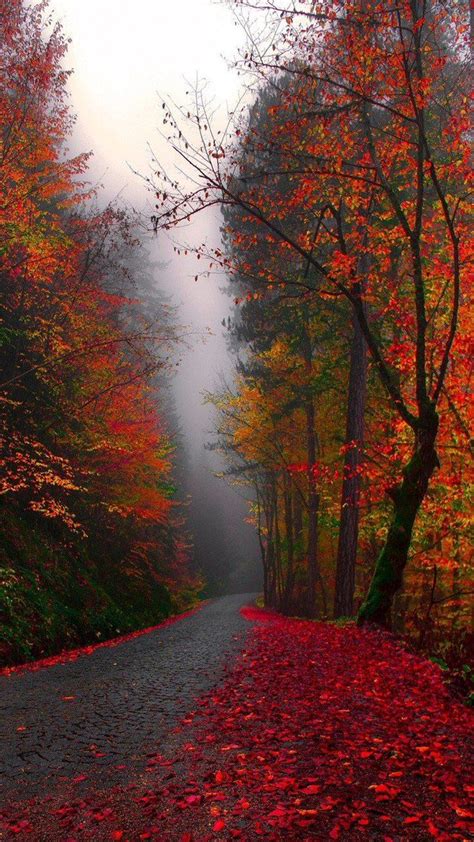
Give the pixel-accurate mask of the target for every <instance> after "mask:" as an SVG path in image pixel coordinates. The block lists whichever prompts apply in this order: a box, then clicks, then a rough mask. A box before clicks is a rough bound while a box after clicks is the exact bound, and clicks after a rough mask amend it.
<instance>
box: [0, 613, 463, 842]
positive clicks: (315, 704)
mask: <svg viewBox="0 0 474 842" xmlns="http://www.w3.org/2000/svg"><path fill="white" fill-rule="evenodd" d="M243 610H244V613H245V616H246V617H247V619H248V620H249V621H250V622H252V623H253V627H252V633H251V635H250V636H249V638H248V641H247V645H246V648H245V650H244V651H243V652H242V654H241V656H240V658H239V659H238V661H237V662H236V663H234V665H233V666H232V667H231V668H230V669H229V670H228V673H227V677H226V679H225V680H224V681H222V682H221V683H219V684H218V685H217V686H216V687H215V689H214V690H213V691H212V692H210V693H208V694H207V695H206V696H205V697H203V698H202V699H201V700H200V703H199V704H198V705H197V709H196V710H195V711H193V712H191V713H187V714H186V715H185V717H184V720H183V723H182V725H181V727H180V729H179V732H178V733H177V734H176V743H175V751H174V753H173V754H172V756H168V757H165V756H162V755H152V756H150V758H149V761H148V767H147V770H146V773H144V774H143V775H142V776H140V777H139V778H136V777H135V779H134V780H132V781H130V783H129V784H128V785H126V786H121V787H107V785H106V783H105V782H104V786H103V789H102V790H101V789H99V788H98V787H97V785H95V786H94V787H93V788H92V787H91V788H90V789H89V788H88V786H87V780H84V779H83V776H82V779H81V780H78V779H76V780H72V781H71V782H70V784H69V785H68V786H63V787H62V789H61V790H60V791H57V792H54V793H51V795H50V796H49V797H48V799H44V798H43V799H37V800H35V801H31V802H30V803H29V804H24V805H23V806H22V807H19V806H18V805H16V806H15V805H11V806H10V807H8V808H7V809H6V810H4V811H3V819H4V825H3V827H4V838H10V837H11V838H15V837H16V838H21V837H22V836H23V835H25V836H26V835H27V836H28V838H30V839H32V838H33V839H44V840H49V839H50V840H53V839H54V840H59V839H64V840H68V842H73V840H80V839H94V840H95V839H97V840H102V839H104V840H106V839H109V840H124V842H125V840H138V839H156V840H179V842H205V840H219V839H222V840H224V839H234V838H235V839H242V840H248V841H249V842H250V840H255V839H259V838H262V839H268V840H310V839H317V840H318V839H320V840H328V839H340V840H381V842H390V840H393V842H402V840H417V842H423V840H433V839H436V840H442V842H448V840H467V839H470V838H472V835H471V833H470V829H471V831H472V821H471V820H472V818H473V813H472V807H470V800H471V804H472V794H473V791H474V787H473V786H472V782H473V777H472V770H473V764H472V759H473V752H472V742H471V740H470V735H471V734H472V722H473V716H472V713H471V712H470V711H469V710H468V709H467V708H464V707H462V706H461V705H460V704H458V703H457V702H456V701H454V700H453V698H452V697H451V696H450V695H449V694H448V692H447V690H446V689H445V687H444V686H443V683H442V680H441V675H440V671H439V669H438V667H436V666H435V665H432V664H430V663H428V662H426V661H424V660H422V659H420V658H419V657H416V656H414V655H411V654H409V653H407V652H406V651H404V650H403V649H402V648H400V646H399V645H398V644H397V643H396V641H394V640H393V639H392V638H391V637H390V636H389V635H387V634H385V633H382V632H375V631H368V630H360V629H357V628H355V627H354V626H347V627H344V628H341V627H337V626H334V625H328V624H322V623H312V622H305V621H299V620H290V619H285V618H282V617H280V616H278V615H276V614H272V613H270V612H267V611H262V610H259V609H254V608H246V609H243Z"/></svg>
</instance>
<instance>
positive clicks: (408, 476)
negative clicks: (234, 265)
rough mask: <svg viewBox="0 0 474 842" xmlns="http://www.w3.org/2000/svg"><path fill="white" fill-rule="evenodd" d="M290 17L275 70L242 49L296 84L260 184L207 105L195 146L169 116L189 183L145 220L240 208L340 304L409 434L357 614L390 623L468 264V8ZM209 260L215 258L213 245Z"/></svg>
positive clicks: (373, 9) (414, 6)
mask: <svg viewBox="0 0 474 842" xmlns="http://www.w3.org/2000/svg"><path fill="white" fill-rule="evenodd" d="M256 5H258V4H256ZM272 5H273V4H270V7H271V6H272ZM263 6H264V7H265V8H268V4H263ZM298 10H299V11H297V12H295V14H292V13H290V14H287V15H286V17H285V20H284V23H283V32H282V35H281V45H282V49H281V52H280V54H279V47H280V44H278V45H275V59H272V58H271V54H270V57H268V55H269V54H268V53H262V52H258V51H254V52H252V50H250V51H248V52H247V55H246V57H245V58H244V64H245V65H246V66H248V67H249V68H250V69H251V70H252V71H254V72H255V73H256V74H257V75H258V74H260V75H262V76H263V78H264V79H265V80H268V79H269V77H270V76H272V77H274V76H275V74H278V73H281V72H283V71H284V72H285V73H290V74H293V76H294V77H295V78H297V79H298V84H297V85H294V87H293V88H292V89H291V90H290V92H289V93H288V102H284V104H283V105H282V107H281V110H282V112H283V115H282V119H281V121H280V123H279V126H278V129H277V130H275V131H274V132H273V133H271V134H270V135H268V136H267V137H266V138H264V140H263V142H264V143H265V148H266V149H267V152H268V156H269V162H270V163H269V165H268V166H267V167H266V168H265V169H262V170H261V172H260V173H259V174H258V175H256V174H255V172H254V171H253V169H252V168H250V171H249V172H248V173H247V171H246V170H245V169H242V166H241V156H240V154H239V151H238V150H239V137H240V134H241V128H240V127H237V128H236V129H235V131H236V133H237V135H235V134H234V142H233V145H232V144H227V145H225V143H224V141H222V140H221V139H220V137H218V136H216V135H211V134H210V133H209V131H208V126H209V120H208V114H207V111H206V107H205V103H204V101H203V98H202V97H201V100H200V101H199V98H198V109H197V112H196V113H195V114H194V117H193V118H191V122H192V123H193V124H194V128H195V129H196V130H197V141H196V143H195V144H193V143H192V138H191V137H190V133H189V130H188V131H186V127H185V126H184V125H183V121H182V120H181V118H180V115H175V116H173V114H172V113H171V112H170V111H166V112H165V113H166V116H165V120H166V121H167V122H168V123H170V124H171V126H172V132H174V134H173V136H172V139H171V144H172V146H173V148H174V149H175V150H176V152H177V153H178V154H179V155H180V158H181V161H182V160H183V159H184V160H185V161H186V162H187V164H188V167H189V170H190V172H191V173H192V174H193V177H194V178H195V179H197V180H198V185H197V187H194V189H193V190H192V191H191V192H189V191H187V190H186V187H183V189H181V188H180V186H179V183H177V182H176V180H173V179H166V178H164V179H162V184H163V186H162V187H161V186H160V185H157V187H156V195H157V200H158V209H157V213H156V215H155V217H154V224H155V227H164V228H169V227H170V226H171V225H176V224H179V223H180V222H181V221H185V220H188V219H189V218H190V217H191V216H192V215H193V214H195V213H197V212H199V211H200V210H201V209H202V208H203V207H207V206H209V205H210V204H217V203H219V204H223V205H229V204H230V205H238V206H239V207H241V208H242V209H243V210H244V211H245V212H246V213H247V214H248V215H249V216H251V217H252V218H253V219H255V220H256V221H257V222H258V223H259V225H260V228H261V232H262V236H263V237H265V238H267V241H268V242H269V243H271V245H272V247H273V248H274V249H275V250H278V253H279V254H280V255H281V259H282V261H283V260H284V257H285V255H287V254H288V252H289V251H291V252H292V253H295V254H296V255H299V256H300V258H302V260H303V261H305V262H307V263H308V265H309V266H310V267H311V269H312V272H313V274H314V280H313V282H312V283H306V286H307V287H309V289H311V290H312V291H313V293H314V294H320V293H321V291H322V290H327V289H329V290H330V291H331V290H333V291H334V292H337V293H340V294H342V295H343V296H344V297H345V298H346V299H347V300H348V301H349V302H350V304H351V307H352V309H353V312H354V316H355V318H356V319H357V322H358V324H359V326H360V330H361V332H362V334H363V336H364V339H365V342H366V344H367V348H368V352H369V354H370V357H371V360H372V365H373V366H374V368H375V370H376V371H377V375H378V377H379V378H380V381H381V383H382V384H383V387H384V390H385V393H386V400H387V401H388V403H389V405H390V406H391V407H392V408H393V411H395V412H396V413H397V415H398V416H399V418H400V419H401V421H402V422H403V424H404V425H406V427H407V428H408V429H409V430H410V434H411V437H412V452H411V455H410V456H409V457H408V458H407V460H406V462H405V465H404V467H403V469H402V472H401V475H400V476H399V478H398V481H397V483H396V484H394V485H392V486H391V487H390V488H389V489H388V491H389V494H390V497H391V499H392V502H393V512H392V519H391V523H390V526H389V528H388V532H387V536H386V541H385V545H384V547H383V549H382V551H381V553H380V555H379V558H378V560H377V564H376V568H375V572H374V577H373V579H372V583H371V585H370V588H369V592H368V595H367V599H366V601H365V603H364V605H363V607H362V609H361V612H360V615H359V618H360V621H361V622H365V621H369V622H375V623H379V624H381V625H388V624H389V623H390V611H391V606H392V601H393V597H394V595H395V594H396V592H397V591H398V589H399V588H400V586H401V583H402V577H403V571H404V568H405V566H406V562H407V558H408V552H409V547H410V542H411V538H412V532H413V526H414V522H415V518H416V515H417V513H418V511H419V508H420V506H421V504H422V502H423V500H424V498H425V496H426V492H427V489H428V486H429V483H430V480H431V477H432V475H433V473H434V471H435V469H436V467H437V466H438V464H439V460H438V455H437V452H436V440H437V435H438V427H439V415H438V407H439V403H440V400H441V398H442V394H443V388H444V384H445V381H446V376H447V372H448V368H449V362H450V358H451V353H452V347H453V342H454V338H455V334H456V329H457V323H458V314H459V302H460V290H461V281H462V279H463V277H464V276H465V272H466V266H467V259H468V241H467V218H466V204H467V192H466V186H465V185H466V183H467V181H468V180H469V171H468V164H467V161H468V144H467V134H466V133H467V130H468V123H467V106H466V102H467V97H466V91H465V86H464V84H463V79H464V78H465V73H464V68H465V61H466V56H467V46H466V33H467V24H466V11H467V10H466V8H465V5H464V4H463V5H461V4H450V6H449V8H448V7H446V6H445V5H444V4H438V3H436V2H433V3H430V4H429V5H428V4H425V3H418V2H408V0H404V2H401V3H399V4H398V5H397V6H396V7H394V8H391V7H390V8H387V7H386V4H384V3H381V2H377V1H376V0H374V2H364V3H362V2H359V0H353V2H348V3H346V4H345V7H344V13H343V14H341V9H340V6H339V4H338V3H336V2H334V3H330V4H326V6H325V8H324V9H319V7H315V8H314V9H313V10H311V11H310V12H308V11H307V10H305V9H303V10H300V7H299V6H298ZM300 12H301V13H300ZM302 17H303V19H304V23H305V25H304V26H301V25H300V23H301V18H302ZM282 56H284V58H283V59H282ZM285 113H287V114H288V115H289V116H288V117H285ZM182 116H183V115H181V117H182ZM178 122H179V125H178ZM184 123H186V119H184ZM261 142H262V141H261ZM275 148H276V149H277V150H278V156H279V159H280V160H282V159H283V160H284V174H285V176H286V178H287V179H288V180H289V182H290V184H291V188H292V198H291V199H290V201H288V200H287V199H285V203H284V206H282V205H278V203H276V202H275V195H274V194H273V192H272V191H271V189H269V186H271V184H272V182H273V179H275V178H277V179H279V178H281V175H282V173H281V171H280V170H277V171H274V170H273V168H272V166H271V154H272V151H273V149H275ZM369 208H370V213H369ZM363 209H365V212H363ZM288 210H290V211H291V214H292V216H293V215H294V214H295V213H296V212H297V213H298V214H299V218H300V225H299V226H298V232H296V233H295V232H294V230H293V227H292V226H290V227H289V228H287V226H286V216H287V213H288ZM315 222H317V223H318V226H319V227H318V233H317V237H314V236H313V231H314V223H315ZM364 255H370V268H369V271H368V272H366V271H364V267H363V257H364ZM213 257H214V260H217V261H219V260H221V258H222V254H221V251H220V249H218V250H217V251H216V252H215V253H214V255H213ZM222 262H223V263H224V264H225V263H226V262H225V260H224V261H222ZM283 283H284V281H283ZM300 283H302V284H303V285H305V284H304V282H302V281H301V282H300ZM387 301H388V302H389V306H390V309H391V311H392V314H393V313H394V312H395V313H396V315H397V327H398V331H399V336H400V340H399V342H398V343H395V342H393V341H392V336H391V335H390V333H388V334H387V330H390V320H388V324H389V328H386V327H385V324H386V321H387V320H386V319H384V316H386V315H387Z"/></svg>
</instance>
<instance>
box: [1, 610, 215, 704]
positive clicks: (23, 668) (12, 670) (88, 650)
mask: <svg viewBox="0 0 474 842" xmlns="http://www.w3.org/2000/svg"><path fill="white" fill-rule="evenodd" d="M205 604H206V602H205V601H203V602H201V603H200V604H199V605H196V607H195V608H191V609H190V610H189V611H184V612H183V613H182V614H177V615H176V616H174V617H168V618H167V619H166V620H163V622H162V623H158V624H157V625H156V626H149V627H148V628H146V629H139V630H138V631H134V632H129V634H122V635H120V637H113V638H112V639H111V640H103V641H101V642H100V643H92V644H90V645H89V646H80V647H79V648H77V649H69V650H67V651H65V652H60V653H59V654H58V655H52V656H51V657H49V658H40V659H39V660H38V661H30V662H29V663H26V664H18V665H17V666H15V667H2V669H0V675H7V676H9V675H16V674H18V673H20V674H21V673H24V672H37V670H41V669H46V668H47V667H54V666H56V664H66V663H68V662H69V661H77V659H78V658H81V657H83V656H84V655H92V653H93V652H95V651H96V649H104V648H113V647H114V646H119V644H121V643H126V642H127V641H128V640H134V639H135V638H136V637H141V636H142V635H143V634H150V632H154V631H156V630H157V629H163V628H166V627H167V626H171V625H172V624H173V623H176V622H178V620H183V619H184V618H185V617H190V616H191V615H192V614H195V613H196V612H197V611H200V610H201V608H202V607H203V606H204V605H205ZM62 698H63V702H70V701H73V700H74V696H63V697H62Z"/></svg>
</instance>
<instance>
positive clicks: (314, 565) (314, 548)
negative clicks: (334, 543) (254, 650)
mask: <svg viewBox="0 0 474 842" xmlns="http://www.w3.org/2000/svg"><path fill="white" fill-rule="evenodd" d="M306 445H307V454H308V519H309V523H308V615H309V616H310V617H315V616H316V586H317V583H318V581H319V578H320V576H319V565H318V515H319V494H318V492H317V487H316V480H315V477H314V470H313V469H314V466H315V463H316V434H315V430H314V402H313V399H312V398H311V399H310V400H308V401H307V403H306Z"/></svg>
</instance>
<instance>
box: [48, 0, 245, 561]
mask: <svg viewBox="0 0 474 842" xmlns="http://www.w3.org/2000/svg"><path fill="white" fill-rule="evenodd" d="M51 9H52V11H53V14H54V16H55V18H57V19H59V20H60V21H61V23H62V25H63V28H64V31H65V34H66V35H67V36H68V37H70V38H71V39H72V42H71V45H70V49H69V52H68V56H67V60H66V66H67V67H70V68H72V69H73V70H74V74H73V76H72V77H71V79H70V83H69V89H70V92H71V105H72V108H73V110H74V111H75V112H76V114H77V127H76V132H75V137H74V150H75V151H79V150H80V151H88V150H92V151H93V153H94V158H93V159H92V162H91V177H92V180H94V181H97V182H100V183H102V184H103V185H104V187H105V195H106V198H107V199H111V198H113V197H115V196H116V195H117V194H120V195H121V196H122V197H123V198H124V199H125V200H126V201H128V202H130V203H131V204H133V205H134V207H135V208H137V209H138V210H146V205H147V202H148V196H147V191H146V188H145V184H144V183H143V182H142V181H140V180H139V179H138V178H137V176H135V175H134V174H133V173H132V172H131V170H130V166H131V167H132V168H133V169H135V170H137V171H139V172H141V173H143V174H148V170H149V165H150V153H149V150H148V147H147V144H148V143H149V144H150V145H151V146H152V148H153V150H154V152H155V154H156V155H157V157H158V158H159V160H160V161H163V162H164V163H165V164H166V165H167V166H168V165H171V164H172V161H171V158H170V153H169V151H168V149H167V147H166V143H165V141H164V140H163V139H162V138H161V137H160V135H159V131H158V127H159V126H160V123H161V120H162V115H161V113H160V112H161V98H160V95H161V96H166V97H167V98H171V99H172V100H174V101H175V102H177V103H179V104H183V103H185V102H186V96H185V92H186V90H187V89H188V88H189V83H191V84H193V83H194V82H195V81H196V78H197V77H198V78H199V79H200V80H201V81H202V80H206V81H207V82H208V86H209V87H208V92H209V94H210V95H211V94H212V95H213V96H214V97H215V102H216V104H217V103H219V104H220V105H222V107H223V113H225V112H226V110H227V108H226V105H227V106H228V107H229V109H232V107H233V106H234V105H235V103H236V101H237V99H238V96H239V86H240V80H239V78H238V76H237V74H236V72H235V71H233V70H232V69H231V68H229V66H228V61H231V60H232V58H233V57H234V56H236V54H237V50H238V47H239V45H240V46H242V44H243V42H244V35H243V33H242V31H241V29H240V28H239V27H238V26H236V25H235V21H234V17H233V14H232V12H231V10H230V9H229V8H226V6H225V5H224V4H223V3H216V2H213V0H175V2H165V0H122V2H117V0H51ZM129 165H130V166H129ZM218 225H219V219H218V215H217V214H216V215H214V216H210V215H208V216H207V218H206V217H203V218H202V219H201V220H199V221H198V222H196V223H194V224H193V226H192V227H191V228H190V229H189V228H188V229H187V230H186V235H185V236H186V240H187V241H188V242H190V243H191V244H192V243H193V242H196V243H198V242H201V241H203V240H204V239H206V240H208V241H210V242H214V243H215V242H216V238H218V236H219V234H218ZM175 236H177V235H175ZM153 257H154V258H156V259H157V260H159V261H160V262H164V263H165V265H166V268H165V269H164V270H163V271H162V273H161V274H160V277H159V278H158V283H159V285H160V286H161V287H162V288H163V289H165V290H166V291H167V292H169V293H171V294H172V297H173V300H174V302H175V303H176V304H179V305H180V315H179V318H180V322H181V323H183V324H185V325H188V326H190V328H191V330H192V331H193V332H194V333H195V334H196V338H195V339H194V340H193V346H192V349H191V350H190V351H188V352H185V353H184V354H183V355H182V359H181V362H180V366H179V368H178V370H177V375H176V381H175V395H176V403H177V409H178V413H179V416H180V419H181V425H182V429H183V432H184V434H185V436H186V440H187V444H188V448H189V456H190V462H191V464H190V470H191V468H192V470H193V474H192V482H191V485H192V491H193V496H194V497H196V495H198V494H199V493H200V487H201V486H202V487H203V488H206V493H207V494H208V495H209V494H211V495H212V486H211V487H209V484H208V481H207V479H206V478H205V477H204V476H203V474H202V472H203V471H206V470H207V469H208V467H209V464H210V458H211V466H212V457H210V455H209V454H208V453H206V451H205V450H204V443H205V442H206V441H208V440H209V439H210V438H211V436H210V433H209V431H210V429H211V426H212V417H211V410H210V409H209V408H208V407H206V406H203V404H202V392H203V391H204V390H212V389H213V388H214V387H215V386H216V385H217V383H218V380H219V373H220V372H224V373H227V372H228V371H229V368H230V361H229V359H228V358H227V355H226V350H225V340H224V338H223V335H222V328H221V320H222V318H223V317H225V316H227V314H228V312H229V301H230V299H229V298H228V297H227V296H226V295H224V294H223V293H222V292H221V291H220V286H222V283H223V279H221V280H219V278H218V277H214V278H213V279H209V280H207V279H199V281H198V282H197V283H195V282H194V275H195V274H196V273H197V272H198V271H199V269H202V266H201V264H197V263H196V261H195V258H194V257H193V256H190V257H187V258H178V257H176V256H175V255H174V252H173V246H172V243H171V242H170V241H169V240H168V239H166V238H164V237H160V239H159V240H157V241H155V242H154V244H153ZM209 330H210V331H211V335H210V336H209V337H208V338H207V339H206V341H205V342H203V341H202V340H200V339H199V338H198V336H199V335H204V334H205V333H207V332H208V331H209ZM200 471H201V474H200ZM214 482H215V486H214V497H215V504H216V506H217V503H219V504H220V505H221V506H222V505H224V506H225V508H226V509H227V510H228V512H229V514H231V515H232V517H231V520H232V523H230V522H229V528H230V530H231V531H232V532H233V533H234V536H235V534H237V531H238V530H241V538H242V541H243V543H245V542H249V544H250V545H252V548H253V547H254V536H253V533H252V532H251V530H250V527H248V526H247V527H245V526H242V519H243V517H244V515H245V514H246V506H245V505H243V504H240V505H239V501H238V498H236V497H235V495H234V494H233V492H231V491H228V492H227V491H226V489H225V488H223V483H222V481H219V480H215V481H214ZM209 502H210V505H212V504H213V501H212V500H210V501H209ZM233 540H234V541H235V537H234V538H233Z"/></svg>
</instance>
